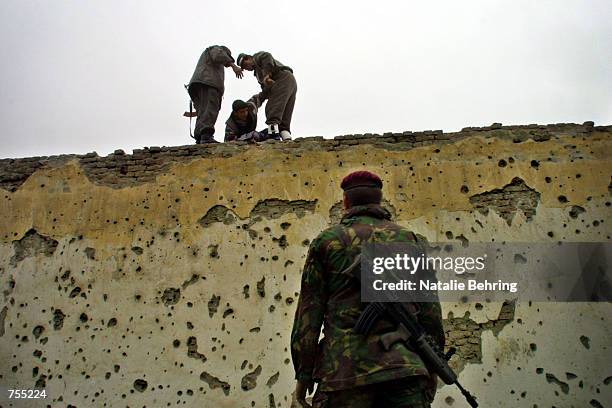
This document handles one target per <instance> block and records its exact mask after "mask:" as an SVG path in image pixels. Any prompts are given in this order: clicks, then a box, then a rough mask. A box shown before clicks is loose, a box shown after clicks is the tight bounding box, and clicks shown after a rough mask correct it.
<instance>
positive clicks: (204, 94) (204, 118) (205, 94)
mask: <svg viewBox="0 0 612 408" xmlns="http://www.w3.org/2000/svg"><path fill="white" fill-rule="evenodd" d="M189 96H191V100H192V101H193V106H194V107H195V110H196V113H197V114H198V118H197V119H196V124H195V129H194V130H193V136H194V137H195V139H196V141H197V142H203V141H208V140H211V139H212V138H213V135H214V134H215V123H216V122H217V116H219V111H220V110H221V97H222V96H223V92H222V91H221V90H219V89H217V88H215V87H212V86H208V85H204V84H199V83H193V84H191V85H189Z"/></svg>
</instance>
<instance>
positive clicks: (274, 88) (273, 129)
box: [238, 51, 297, 140]
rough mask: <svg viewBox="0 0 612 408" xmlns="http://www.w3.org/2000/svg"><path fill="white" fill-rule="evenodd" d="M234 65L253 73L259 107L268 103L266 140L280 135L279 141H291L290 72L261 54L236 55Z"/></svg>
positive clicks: (293, 83)
mask: <svg viewBox="0 0 612 408" xmlns="http://www.w3.org/2000/svg"><path fill="white" fill-rule="evenodd" d="M238 65H240V67H241V68H243V69H246V70H247V71H255V72H254V74H255V77H256V78H257V81H258V82H259V84H260V85H261V93H260V94H259V95H258V98H259V100H260V101H261V102H262V103H263V101H265V100H266V99H267V100H268V102H267V103H266V124H267V125H268V134H269V135H270V137H275V136H276V135H279V134H280V137H281V138H282V139H283V140H291V116H292V115H293V107H294V106H295V95H296V93H297V83H296V81H295V77H294V76H293V70H292V69H291V68H290V67H288V66H286V65H284V64H282V63H281V62H279V61H277V60H276V59H274V57H272V54H270V53H269V52H265V51H260V52H257V53H255V54H253V55H248V54H240V55H238Z"/></svg>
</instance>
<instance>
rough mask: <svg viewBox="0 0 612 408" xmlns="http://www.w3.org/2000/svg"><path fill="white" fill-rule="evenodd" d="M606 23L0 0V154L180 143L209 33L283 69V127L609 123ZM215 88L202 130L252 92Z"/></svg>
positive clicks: (292, 6)
mask: <svg viewBox="0 0 612 408" xmlns="http://www.w3.org/2000/svg"><path fill="white" fill-rule="evenodd" d="M610 21H612V7H611V5H610V1H609V0H601V1H585V0H580V1H578V0H576V1H573V0H551V1H543V0H537V1H536V0H504V1H502V0H475V1H468V0H465V1H456V0H448V1H418V2H417V1H385V0H376V1H372V0H368V1H355V0H352V1H329V0H327V1H319V0H309V1H299V2H298V1H287V0H278V1H267V0H266V1H263V0H261V1H253V0H250V1H248V0H232V1H227V0H221V1H216V2H212V1H202V0H198V1H171V2H170V1H152V0H147V1H130V0H104V1H101V0H100V1H92V0H90V1H83V0H74V1H62V0H56V1H28V0H19V1H15V0H2V1H1V2H0V52H1V55H2V60H1V62H0V64H1V65H0V126H1V128H0V158H6V157H24V156H35V155H51V154H60V153H86V152H91V151H96V152H98V154H100V155H106V154H108V153H109V152H112V151H113V150H115V149H119V148H121V149H124V150H126V151H127V152H130V151H131V150H132V149H134V148H141V147H143V146H171V145H182V144H189V143H192V139H191V138H190V137H189V134H188V132H189V130H188V120H187V119H186V118H183V117H182V116H181V115H182V113H183V112H184V111H185V110H186V109H187V107H188V97H187V94H186V92H185V90H184V88H183V84H184V83H187V82H188V81H189V78H190V77H191V75H192V73H193V69H194V68H195V64H196V62H197V60H198V57H199V56H200V54H201V52H202V51H203V49H204V48H206V47H207V46H208V45H212V44H223V45H226V46H228V47H229V48H230V49H231V50H232V53H233V55H234V57H236V56H237V55H238V53H240V52H247V53H254V52H257V51H260V50H265V51H269V52H271V53H272V55H273V56H274V57H275V58H276V59H278V60H279V61H281V62H283V63H284V64H286V65H289V66H291V67H292V68H293V69H294V72H295V76H296V79H297V82H298V94H297V102H296V109H295V112H294V116H293V123H292V130H293V134H294V137H301V136H325V137H333V136H337V135H342V134H350V133H366V132H378V133H382V132H386V131H404V130H426V129H443V130H444V131H456V130H459V129H461V128H462V127H465V126H485V125H489V124H491V123H493V122H502V123H504V124H529V123H542V124H546V123H557V122H578V123H582V122H584V121H587V120H594V121H595V122H596V124H612V96H611V95H612V92H611V90H612V77H611V71H612V69H611V67H612V24H610ZM225 85H226V91H225V96H224V100H223V107H222V110H221V113H220V115H219V119H218V121H217V127H216V134H215V137H216V138H217V140H222V139H223V130H224V122H225V120H226V119H227V117H228V115H229V112H230V111H231V103H232V101H233V100H234V99H236V98H241V99H248V97H250V96H251V95H252V94H254V93H256V92H257V91H258V89H259V85H258V84H257V81H256V80H255V78H254V77H253V76H252V74H251V73H247V75H245V77H244V78H243V79H242V80H239V79H237V78H236V77H235V76H234V75H233V73H232V71H231V70H229V69H228V70H226V79H225ZM264 122H265V117H264V113H263V111H262V112H260V115H259V123H260V126H259V127H263V126H265V125H264Z"/></svg>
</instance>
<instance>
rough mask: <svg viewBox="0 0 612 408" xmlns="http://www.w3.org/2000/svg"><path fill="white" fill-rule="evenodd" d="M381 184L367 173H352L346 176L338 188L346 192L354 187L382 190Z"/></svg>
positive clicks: (372, 175)
mask: <svg viewBox="0 0 612 408" xmlns="http://www.w3.org/2000/svg"><path fill="white" fill-rule="evenodd" d="M382 185H383V182H382V180H381V179H380V177H378V176H377V175H376V174H374V173H371V172H369V171H354V172H352V173H351V174H349V175H348V176H346V177H345V178H344V179H343V180H342V183H341V184H340V187H341V188H342V189H343V190H344V191H346V190H350V189H352V188H355V187H376V188H382Z"/></svg>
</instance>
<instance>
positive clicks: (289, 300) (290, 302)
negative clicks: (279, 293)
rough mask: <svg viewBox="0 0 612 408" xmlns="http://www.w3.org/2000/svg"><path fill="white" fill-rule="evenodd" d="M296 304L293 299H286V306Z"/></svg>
mask: <svg viewBox="0 0 612 408" xmlns="http://www.w3.org/2000/svg"><path fill="white" fill-rule="evenodd" d="M293 302H294V300H293V298H292V297H288V298H287V299H285V304H287V305H290V304H292V303H293Z"/></svg>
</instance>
